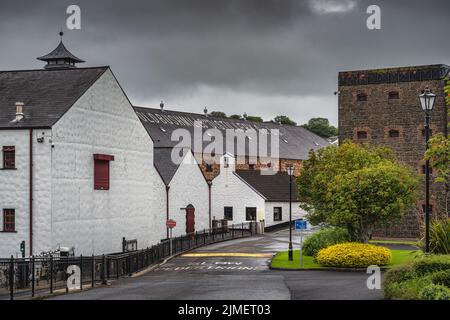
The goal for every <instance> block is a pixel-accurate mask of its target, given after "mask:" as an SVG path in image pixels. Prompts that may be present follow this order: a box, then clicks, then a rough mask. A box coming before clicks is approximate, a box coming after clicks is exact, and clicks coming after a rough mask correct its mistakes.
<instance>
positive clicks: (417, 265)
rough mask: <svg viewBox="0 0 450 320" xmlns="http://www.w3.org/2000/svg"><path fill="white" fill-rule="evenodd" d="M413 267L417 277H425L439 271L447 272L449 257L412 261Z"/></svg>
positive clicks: (426, 257) (436, 256) (437, 256)
mask: <svg viewBox="0 0 450 320" xmlns="http://www.w3.org/2000/svg"><path fill="white" fill-rule="evenodd" d="M413 265H414V270H415V272H416V273H417V274H418V275H425V274H429V273H433V272H437V271H441V270H448V269H450V256H449V255H432V256H424V257H422V258H420V259H417V260H416V261H414V263H413Z"/></svg>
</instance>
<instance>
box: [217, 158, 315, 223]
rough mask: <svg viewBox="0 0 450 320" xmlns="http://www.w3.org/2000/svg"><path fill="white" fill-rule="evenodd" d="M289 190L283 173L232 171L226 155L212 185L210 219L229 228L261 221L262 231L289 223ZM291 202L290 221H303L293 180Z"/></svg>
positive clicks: (232, 162) (287, 177)
mask: <svg viewBox="0 0 450 320" xmlns="http://www.w3.org/2000/svg"><path fill="white" fill-rule="evenodd" d="M289 186H290V183H289V176H288V174H287V173H285V172H279V173H277V174H275V175H266V174H263V173H262V172H261V171H258V170H236V165H235V158H234V157H233V156H232V155H231V154H226V155H224V156H223V157H222V158H221V161H220V174H219V175H218V176H217V177H216V178H215V179H214V180H213V183H212V195H211V200H212V203H213V205H212V215H213V219H216V220H222V219H223V220H228V223H229V224H239V223H243V222H251V221H256V222H261V221H264V222H265V226H266V227H271V226H274V225H278V224H283V223H286V222H289ZM292 200H293V201H292V215H293V219H300V218H303V217H304V216H305V214H306V212H304V211H303V210H301V209H300V203H299V201H298V195H297V187H296V184H295V178H294V180H293V184H292Z"/></svg>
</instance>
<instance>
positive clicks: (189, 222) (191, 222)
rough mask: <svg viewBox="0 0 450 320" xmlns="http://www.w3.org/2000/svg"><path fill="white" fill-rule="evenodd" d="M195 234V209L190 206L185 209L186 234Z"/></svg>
mask: <svg viewBox="0 0 450 320" xmlns="http://www.w3.org/2000/svg"><path fill="white" fill-rule="evenodd" d="M194 232H195V208H194V207H193V206H192V205H190V206H188V207H187V208H186V234H191V233H194Z"/></svg>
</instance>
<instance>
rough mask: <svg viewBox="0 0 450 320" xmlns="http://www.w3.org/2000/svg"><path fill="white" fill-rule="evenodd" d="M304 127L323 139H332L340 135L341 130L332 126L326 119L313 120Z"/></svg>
mask: <svg viewBox="0 0 450 320" xmlns="http://www.w3.org/2000/svg"><path fill="white" fill-rule="evenodd" d="M303 127H304V128H306V129H308V130H309V131H312V132H314V133H315V134H317V135H319V136H321V137H323V138H331V137H335V136H337V135H338V134H339V130H338V129H337V128H336V127H333V126H331V125H330V121H329V120H328V119H325V118H313V119H311V120H309V123H308V124H305V125H304V126H303Z"/></svg>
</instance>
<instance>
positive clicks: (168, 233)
mask: <svg viewBox="0 0 450 320" xmlns="http://www.w3.org/2000/svg"><path fill="white" fill-rule="evenodd" d="M169 193H170V186H166V218H167V219H166V221H169V220H170V212H169V207H170V206H169ZM166 229H167V230H166V231H167V239H169V238H170V231H169V228H166Z"/></svg>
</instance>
